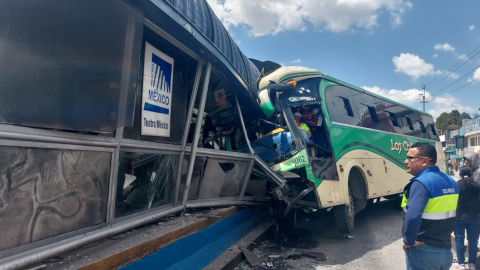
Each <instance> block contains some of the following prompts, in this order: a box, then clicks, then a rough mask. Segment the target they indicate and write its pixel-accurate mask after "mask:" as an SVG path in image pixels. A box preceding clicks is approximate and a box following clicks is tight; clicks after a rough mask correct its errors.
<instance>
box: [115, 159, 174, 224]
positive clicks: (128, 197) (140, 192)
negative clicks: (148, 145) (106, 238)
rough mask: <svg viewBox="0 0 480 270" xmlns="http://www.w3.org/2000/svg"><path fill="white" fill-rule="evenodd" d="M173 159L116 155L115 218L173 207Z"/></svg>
mask: <svg viewBox="0 0 480 270" xmlns="http://www.w3.org/2000/svg"><path fill="white" fill-rule="evenodd" d="M177 166H178V156H177V155H166V154H152V153H134V152H122V153H121V154H120V161H119V168H118V182H117V196H116V205H115V217H116V218H117V217H121V216H125V215H128V214H132V213H135V212H139V211H144V210H148V209H152V208H155V207H158V206H162V205H167V204H170V203H173V200H174V193H175V179H176V171H177V168H178V167H177Z"/></svg>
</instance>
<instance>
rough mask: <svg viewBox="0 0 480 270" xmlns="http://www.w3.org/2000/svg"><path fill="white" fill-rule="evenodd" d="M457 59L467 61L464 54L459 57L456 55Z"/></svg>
mask: <svg viewBox="0 0 480 270" xmlns="http://www.w3.org/2000/svg"><path fill="white" fill-rule="evenodd" d="M458 59H460V60H464V61H467V60H468V59H469V58H468V57H467V55H466V54H460V55H458Z"/></svg>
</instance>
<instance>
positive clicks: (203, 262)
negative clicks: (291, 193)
mask: <svg viewBox="0 0 480 270" xmlns="http://www.w3.org/2000/svg"><path fill="white" fill-rule="evenodd" d="M270 216H271V211H270V208H265V207H264V208H261V207H249V208H246V209H244V210H242V211H240V212H238V213H235V214H234V215H231V216H229V217H227V218H224V219H222V220H220V221H218V222H217V223H215V224H213V225H211V226H210V227H208V228H206V229H205V230H203V231H199V232H197V233H194V234H192V235H189V236H186V237H184V238H181V239H179V240H177V241H175V242H174V243H172V244H170V245H167V246H165V247H163V248H161V249H160V250H158V251H157V252H155V253H152V254H150V255H148V256H146V257H144V258H142V259H140V260H137V261H135V262H133V263H131V264H128V265H126V266H124V267H122V268H120V269H121V270H137V269H169V270H173V269H175V270H179V269H188V270H195V269H202V268H204V267H205V266H207V265H208V264H210V263H211V262H212V261H213V260H215V259H216V258H217V257H218V256H220V255H221V254H222V253H223V252H224V251H225V250H226V249H227V248H229V247H230V246H231V245H233V244H234V243H236V242H237V241H239V240H240V239H241V238H242V237H244V236H245V235H246V234H248V233H249V232H250V231H251V230H253V229H255V228H256V227H257V226H258V225H260V224H261V223H262V222H264V221H266V220H267V219H268V218H269V217H270Z"/></svg>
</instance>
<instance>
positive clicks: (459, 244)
mask: <svg viewBox="0 0 480 270" xmlns="http://www.w3.org/2000/svg"><path fill="white" fill-rule="evenodd" d="M465 230H467V240H468V263H473V264H475V262H476V259H477V249H478V248H477V241H478V222H474V221H471V222H470V221H461V220H457V222H456V223H455V248H456V250H457V262H458V263H464V262H465Z"/></svg>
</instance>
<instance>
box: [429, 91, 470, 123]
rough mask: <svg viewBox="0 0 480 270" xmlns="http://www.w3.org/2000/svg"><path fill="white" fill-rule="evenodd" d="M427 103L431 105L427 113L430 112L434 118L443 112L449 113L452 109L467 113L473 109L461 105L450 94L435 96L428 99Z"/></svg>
mask: <svg viewBox="0 0 480 270" xmlns="http://www.w3.org/2000/svg"><path fill="white" fill-rule="evenodd" d="M429 103H430V104H432V105H433V109H431V110H428V113H430V114H431V115H432V116H433V118H435V119H436V118H437V117H438V116H440V114H442V113H443V112H447V113H449V112H451V111H452V110H458V111H459V112H467V113H472V112H474V111H475V110H474V109H473V108H471V107H468V106H463V105H462V104H461V103H460V100H459V99H458V98H456V97H454V96H453V95H451V94H446V95H443V96H439V97H435V98H434V99H433V100H430V101H429Z"/></svg>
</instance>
